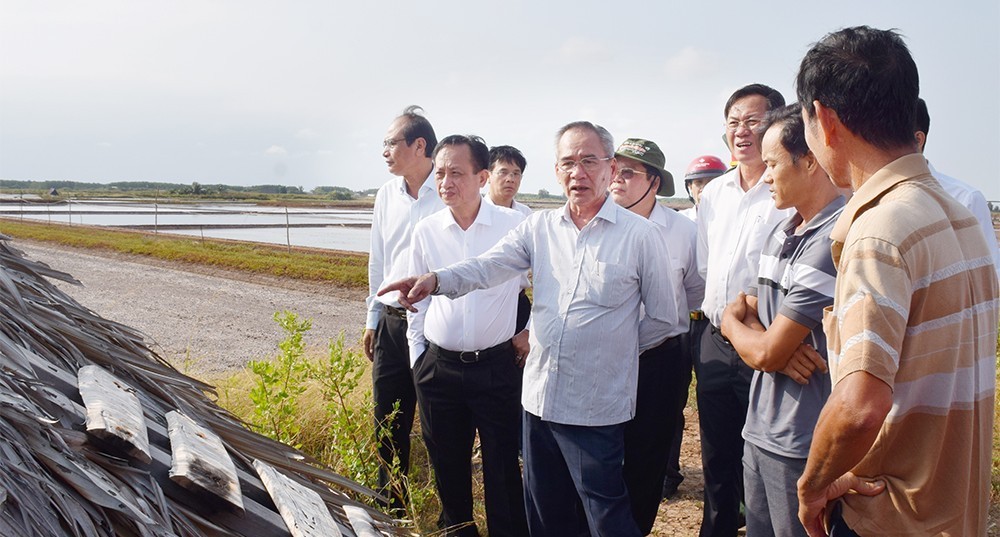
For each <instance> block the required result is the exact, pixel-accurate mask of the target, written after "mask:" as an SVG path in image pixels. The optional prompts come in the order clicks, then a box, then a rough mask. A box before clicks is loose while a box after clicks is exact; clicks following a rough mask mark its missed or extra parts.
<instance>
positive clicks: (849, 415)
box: [799, 372, 892, 494]
mask: <svg viewBox="0 0 1000 537" xmlns="http://www.w3.org/2000/svg"><path fill="white" fill-rule="evenodd" d="M862 377H867V378H862ZM845 384H846V385H845ZM862 384H865V386H861V385H862ZM891 406H892V391H891V389H890V388H889V387H888V386H887V385H886V384H885V383H883V382H882V381H880V380H878V379H876V378H875V377H871V376H869V375H868V374H867V373H864V372H858V373H854V374H852V375H850V376H848V377H847V378H846V379H844V380H843V381H842V382H841V383H840V384H839V385H838V386H837V388H836V389H835V390H834V392H833V394H831V396H830V399H829V400H828V401H827V403H826V405H825V406H824V407H823V411H822V412H821V413H820V417H819V420H818V422H817V424H816V429H815V431H814V432H813V440H812V446H811V448H810V450H809V459H808V462H807V463H806V469H805V472H803V474H802V479H801V480H800V481H799V491H800V493H802V494H810V493H813V494H817V493H819V492H820V491H824V490H825V489H826V488H827V487H828V486H829V485H830V484H831V483H833V481H834V480H835V479H837V478H839V477H840V476H842V475H844V474H845V473H847V472H849V471H851V469H853V468H854V467H855V466H857V464H858V463H859V462H860V461H861V459H862V458H864V456H865V455H866V454H867V453H868V451H869V450H870V449H871V447H872V444H874V443H875V438H876V437H877V436H878V432H879V430H881V428H882V425H883V423H884V422H885V417H886V416H887V415H888V412H889V409H890V408H891Z"/></svg>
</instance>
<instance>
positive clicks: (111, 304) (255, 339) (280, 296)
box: [13, 240, 365, 373]
mask: <svg viewBox="0 0 1000 537" xmlns="http://www.w3.org/2000/svg"><path fill="white" fill-rule="evenodd" d="M13 245H14V246H15V247H17V248H20V249H21V250H23V251H24V252H25V253H26V254H27V255H28V257H30V258H32V259H35V260H38V261H42V262H44V263H47V264H48V265H49V266H51V267H52V268H54V269H56V270H61V271H63V272H67V273H69V274H71V275H72V276H74V277H75V278H76V279H78V280H80V282H81V283H82V284H83V285H82V286H78V285H71V284H67V283H64V282H56V284H57V285H58V286H59V287H60V288H61V289H62V290H63V291H65V292H66V293H68V294H69V295H70V296H72V297H73V298H74V299H76V300H77V301H78V302H80V303H81V304H83V305H84V306H86V307H88V308H90V309H91V310H93V311H94V312H96V313H98V314H99V315H101V316H102V317H104V318H107V319H111V320H113V321H117V322H120V323H122V324H125V325H128V326H131V327H133V328H137V329H139V330H141V331H142V332H144V333H145V334H147V335H148V336H149V339H150V341H151V342H152V343H153V348H154V349H155V350H156V351H157V352H159V353H160V354H161V355H162V356H163V357H164V358H166V359H167V360H169V361H170V362H171V363H172V364H174V366H175V367H177V368H178V369H181V370H184V371H186V372H190V373H218V372H222V371H228V370H232V369H238V368H241V367H243V366H244V365H245V364H246V363H247V361H249V360H254V359H261V358H269V357H271V356H273V355H274V354H275V353H276V352H277V345H278V342H279V341H281V339H282V337H283V336H282V331H281V328H280V327H279V326H278V324H277V323H276V322H275V321H274V320H273V317H274V313H275V312H277V311H282V310H289V311H292V312H294V313H296V314H298V315H299V317H302V318H309V319H312V321H313V328H312V330H310V331H309V333H308V334H307V335H306V342H307V345H310V346H317V347H322V348H325V345H326V343H327V342H328V341H329V340H330V339H331V338H337V337H338V336H339V334H340V333H341V332H344V333H346V335H347V341H348V344H349V345H353V344H354V342H355V341H356V340H358V339H359V338H360V335H361V329H362V328H363V326H364V322H365V315H364V309H365V308H364V293H363V292H357V291H344V290H342V289H338V288H335V287H333V286H324V285H321V284H303V283H299V282H288V281H287V280H281V279H279V278H265V277H258V276H253V275H248V274H245V273H242V272H237V271H226V270H218V269H206V268H204V267H194V266H189V265H179V264H177V263H169V262H162V261H157V260H151V259H148V258H144V257H140V256H127V255H122V254H114V253H107V252H96V253H95V252H92V251H88V250H80V249H73V248H66V247H56V246H52V245H50V244H45V243H37V242H26V241H21V240H16V241H14V242H13Z"/></svg>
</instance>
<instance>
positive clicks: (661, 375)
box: [611, 138, 705, 534]
mask: <svg viewBox="0 0 1000 537" xmlns="http://www.w3.org/2000/svg"><path fill="white" fill-rule="evenodd" d="M615 159H617V160H618V171H617V173H616V174H615V176H614V179H612V180H611V197H612V198H614V200H615V203H617V204H618V205H621V206H622V207H625V208H626V209H628V210H630V211H632V212H633V213H635V214H637V215H639V216H642V217H643V218H647V219H649V221H650V222H652V223H654V224H656V228H657V230H658V231H659V232H660V237H661V240H662V241H663V243H664V244H665V245H666V247H667V253H668V254H669V260H664V263H663V265H662V270H661V272H662V274H663V275H662V276H661V277H663V278H665V279H667V281H668V282H669V284H670V286H671V287H672V289H673V295H674V298H676V299H677V318H678V320H679V322H678V323H677V325H676V326H674V327H673V328H672V329H671V330H670V331H669V332H667V333H666V336H667V339H666V340H665V341H664V342H663V343H660V344H659V345H657V346H656V347H653V348H652V349H649V350H647V351H646V352H644V353H642V354H641V355H639V384H638V388H637V391H636V401H635V417H634V418H632V420H631V421H629V422H628V425H626V426H625V466H624V469H623V472H624V474H625V485H626V486H627V487H628V495H629V501H631V502H632V514H633V516H634V517H635V521H636V524H638V525H639V530H640V531H641V532H642V533H643V534H649V532H650V531H652V529H653V522H655V521H656V514H657V511H658V510H659V507H660V500H661V499H662V498H663V481H664V478H665V476H666V474H667V463H668V458H669V455H670V449H671V446H672V445H673V442H674V435H675V434H683V430H682V429H680V428H678V427H677V425H678V423H683V420H684V404H685V403H686V402H687V391H688V384H689V383H690V382H691V355H690V353H688V352H687V349H685V345H684V341H685V338H684V337H682V336H685V335H686V334H687V331H688V322H689V313H690V305H691V304H699V305H700V304H701V299H702V297H704V294H705V280H703V279H702V277H701V274H699V273H698V262H697V259H696V257H695V245H696V244H697V242H698V230H697V228H696V227H695V225H694V222H692V221H691V220H688V219H687V218H686V217H684V216H682V215H681V214H680V213H678V212H677V211H674V210H672V209H669V208H667V207H664V206H663V205H660V204H659V203H657V202H656V196H657V195H660V196H667V197H669V196H672V195H673V194H674V183H673V176H671V174H670V172H668V171H667V170H666V169H665V168H664V166H665V165H666V158H665V157H664V155H663V151H661V150H660V148H659V146H657V145H656V144H655V143H653V142H650V141H648V140H642V139H639V138H629V139H628V140H625V141H624V142H622V144H621V145H620V146H618V151H616V152H615Z"/></svg>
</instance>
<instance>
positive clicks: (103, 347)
mask: <svg viewBox="0 0 1000 537" xmlns="http://www.w3.org/2000/svg"><path fill="white" fill-rule="evenodd" d="M46 277H48V278H55V279H59V280H64V281H68V282H74V283H78V282H76V280H75V279H74V278H73V277H72V276H70V275H68V274H65V273H62V272H58V271H55V270H53V269H51V268H50V267H48V266H47V265H45V264H42V263H38V262H33V261H31V260H28V259H26V258H25V256H24V255H23V253H22V252H20V251H18V250H17V249H15V248H13V247H12V246H11V245H10V244H9V239H8V238H7V237H4V236H2V235H0V535H5V536H7V535H10V536H28V535H44V536H53V535H79V536H94V535H97V536H105V535H107V536H111V535H122V536H128V535H143V536H145V535H154V536H160V535H182V536H187V535H253V536H254V537H259V536H264V535H289V533H291V534H293V535H318V534H320V532H322V534H324V535H330V534H331V533H332V534H336V532H337V531H339V532H341V533H342V534H343V535H361V536H366V537H367V536H372V535H403V534H404V530H402V529H401V528H399V527H397V526H395V525H394V524H393V523H392V521H391V520H390V519H389V518H388V517H386V516H385V515H383V514H381V513H379V512H378V511H376V510H373V509H370V508H367V507H365V506H364V505H363V504H361V503H359V502H358V501H357V500H356V498H360V497H362V496H368V497H371V496H372V495H373V494H374V493H373V492H372V491H371V490H369V489H367V488H365V487H363V486H361V485H358V484H357V483H354V482H352V481H350V480H348V479H346V478H344V477H342V476H339V475H337V474H336V473H334V472H332V471H330V470H328V469H326V468H323V467H321V466H320V465H318V464H316V462H315V461H313V460H310V459H309V458H308V457H306V456H304V455H303V454H302V453H301V452H298V451H296V450H294V449H293V448H290V447H288V446H286V445H283V444H280V443H278V442H275V441H273V440H270V439H268V438H266V437H263V436H261V435H259V434H256V433H253V432H251V431H249V430H248V429H247V428H246V427H244V426H243V425H242V424H241V423H239V422H238V420H236V419H235V418H234V417H232V416H231V415H230V414H228V413H227V412H225V411H224V410H222V409H221V408H219V407H218V406H217V405H215V404H214V403H213V402H212V401H211V400H210V398H209V397H208V396H206V393H211V391H212V388H211V386H208V385H206V384H203V383H201V382H199V381H197V380H195V379H192V378H190V377H187V376H185V375H183V374H181V373H180V372H178V371H177V370H175V369H174V368H173V367H171V366H170V365H169V364H167V363H166V362H165V361H163V360H162V359H161V358H160V357H159V356H157V355H156V353H154V352H153V351H152V350H150V348H149V347H148V346H147V345H146V343H145V341H144V338H143V336H142V334H140V333H138V332H137V331H136V330H134V329H132V328H129V327H127V326H124V325H121V324H118V323H115V322H112V321H109V320H107V319H103V318H101V317H100V316H98V315H96V314H95V313H94V312H92V311H90V310H88V309H86V308H84V307H83V306H81V305H80V304H78V303H77V302H76V301H74V300H73V299H72V298H70V297H69V296H67V295H66V294H65V293H63V292H62V291H60V290H59V289H58V288H57V287H55V286H54V285H53V284H52V283H51V282H49V281H48V280H47V279H46ZM85 366H98V367H99V368H101V369H102V370H103V371H105V372H107V373H108V374H110V375H111V378H114V379H118V381H120V382H118V381H116V382H117V383H118V384H119V386H120V387H124V391H125V392H126V393H131V394H134V396H135V398H136V399H137V400H138V402H139V405H141V406H138V405H137V408H141V410H140V415H141V420H144V421H145V424H146V426H147V429H148V448H147V449H148V455H146V456H144V457H143V456H136V455H135V453H134V452H132V451H130V450H129V449H125V448H126V447H127V446H124V445H123V444H122V443H120V442H114V441H111V440H109V439H107V438H103V437H100V436H98V435H95V434H94V432H93V431H89V432H88V429H90V428H91V427H90V425H89V422H88V420H89V418H88V408H89V404H87V402H86V401H84V399H83V398H82V397H81V395H80V390H81V386H80V385H79V379H78V374H79V372H80V370H81V368H84V367H85ZM89 369H94V368H93V367H91V368H89ZM112 410H114V409H112ZM101 412H102V413H104V412H105V411H101ZM170 412H174V413H175V414H174V415H182V416H184V417H185V418H186V419H187V420H188V421H186V422H185V423H192V426H194V425H195V424H196V425H197V426H198V427H199V429H198V430H199V431H208V433H207V434H208V436H214V437H215V438H217V439H218V440H221V446H223V447H224V450H220V451H221V452H222V453H224V454H228V457H226V458H230V459H231V460H232V463H233V464H232V465H231V466H234V468H235V471H234V472H233V475H234V476H238V477H237V484H236V485H234V487H235V490H234V491H233V492H234V493H235V496H237V497H238V498H240V499H241V502H242V505H239V503H240V502H233V501H227V500H226V499H223V498H220V497H219V496H217V495H213V494H211V492H210V491H211V489H212V487H211V486H210V484H209V485H208V486H203V487H201V488H199V487H197V486H191V483H185V482H183V480H179V479H177V476H175V475H173V474H175V470H176V466H175V467H174V468H172V466H171V464H172V463H171V439H172V438H174V436H173V432H174V431H173V430H172V429H171V430H169V431H168V427H167V419H166V416H167V414H168V413H170ZM173 427H174V425H173V424H172V425H171V428H173ZM212 433H214V435H213V434H212ZM199 435H200V433H199ZM201 436H204V435H201ZM175 443H176V442H175ZM216 443H217V444H218V442H216ZM174 449H175V453H176V446H175V447H174ZM174 464H175V465H176V461H174ZM194 466H197V464H195V465H194ZM197 469H198V468H195V470H197ZM203 470H204V469H203ZM275 470H277V471H278V472H277V473H275V472H274V471H275ZM203 473H205V472H203ZM265 474H266V475H265ZM207 475H208V476H209V477H208V481H211V480H212V479H214V476H213V474H211V473H210V472H209V473H207ZM260 476H264V478H265V481H266V482H267V483H262V481H261V478H260ZM218 479H219V481H220V482H221V481H222V480H223V478H222V477H218ZM275 480H278V481H286V482H288V483H291V485H292V486H294V487H298V489H299V490H300V491H302V492H304V493H306V494H308V495H309V496H310V497H313V498H318V500H317V502H315V503H318V504H319V505H320V506H321V507H325V509H322V510H323V511H327V513H326V514H329V515H330V517H329V518H330V521H331V522H332V523H333V524H334V525H335V530H334V531H332V532H331V531H330V530H329V529H320V528H321V525H319V524H318V523H317V524H315V525H314V522H316V521H314V520H313V521H310V519H308V517H306V520H305V521H303V519H302V517H299V518H298V519H296V514H301V513H296V508H295V506H296V505H297V504H295V502H294V501H292V502H291V503H288V502H282V501H280V499H279V500H272V496H273V494H274V491H273V488H272V483H274V482H275ZM202 485H205V484H204V483H202ZM269 492H270V494H269ZM275 497H277V496H275ZM296 497H297V496H296ZM286 499H287V498H286ZM293 500H294V498H293ZM283 503H284V504H285V505H282V504H283ZM289 506H291V508H289Z"/></svg>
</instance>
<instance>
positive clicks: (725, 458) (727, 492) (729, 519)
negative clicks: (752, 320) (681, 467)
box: [694, 325, 753, 537]
mask: <svg viewBox="0 0 1000 537" xmlns="http://www.w3.org/2000/svg"><path fill="white" fill-rule="evenodd" d="M694 372H695V375H696V376H697V379H698V384H697V387H696V394H697V398H698V422H699V426H700V428H701V462H702V468H703V471H704V473H705V507H704V510H703V513H702V520H701V533H700V534H699V535H700V536H701V537H734V536H735V535H736V531H737V530H738V529H739V510H740V503H741V502H742V501H743V434H742V432H743V424H744V423H745V422H746V417H747V407H748V406H749V400H750V379H751V378H752V377H753V370H752V369H750V367H749V366H747V365H746V364H745V363H743V360H741V359H740V357H739V355H738V354H737V353H736V350H735V349H733V347H732V345H730V344H729V342H728V341H726V339H725V338H724V337H722V333H721V332H719V330H718V329H717V328H716V327H714V326H712V325H709V327H708V329H707V330H705V333H704V334H703V335H702V338H701V354H700V356H699V357H698V361H697V362H695V365H694Z"/></svg>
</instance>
